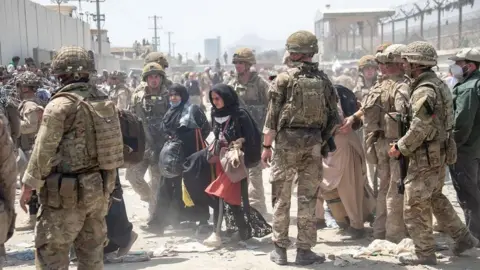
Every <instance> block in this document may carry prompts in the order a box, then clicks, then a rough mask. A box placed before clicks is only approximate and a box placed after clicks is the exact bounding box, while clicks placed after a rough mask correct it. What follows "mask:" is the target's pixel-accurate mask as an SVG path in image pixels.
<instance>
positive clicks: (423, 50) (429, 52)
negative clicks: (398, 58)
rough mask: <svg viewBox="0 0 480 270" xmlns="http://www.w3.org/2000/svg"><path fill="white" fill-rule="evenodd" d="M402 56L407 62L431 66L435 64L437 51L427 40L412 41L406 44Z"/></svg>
mask: <svg viewBox="0 0 480 270" xmlns="http://www.w3.org/2000/svg"><path fill="white" fill-rule="evenodd" d="M402 58H404V59H406V60H407V61H408V63H412V64H418V65H422V66H428V67H433V66H436V65H437V58H438V55H437V51H436V50H435V48H434V47H433V46H432V45H431V44H430V43H428V42H425V41H414V42H412V43H410V44H408V45H407V48H406V49H405V52H402Z"/></svg>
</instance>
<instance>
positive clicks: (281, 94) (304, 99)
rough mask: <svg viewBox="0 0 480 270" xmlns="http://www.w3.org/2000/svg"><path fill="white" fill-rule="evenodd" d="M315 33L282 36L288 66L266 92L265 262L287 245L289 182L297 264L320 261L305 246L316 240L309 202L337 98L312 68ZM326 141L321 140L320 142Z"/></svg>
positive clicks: (282, 259)
mask: <svg viewBox="0 0 480 270" xmlns="http://www.w3.org/2000/svg"><path fill="white" fill-rule="evenodd" d="M317 42H318V41H317V38H316V37H315V35H313V34H312V33H310V32H308V31H298V32H295V33H293V34H292V35H290V36H289V37H288V39H287V44H286V49H287V51H288V52H289V54H290V56H289V58H290V61H292V62H291V64H290V67H289V68H288V70H287V71H286V72H283V73H281V74H279V75H278V77H277V78H276V79H275V82H274V83H273V85H272V87H271V88H270V90H269V96H270V97H269V103H268V110H267V116H266V121H265V127H264V143H263V148H264V150H263V153H262V161H263V162H264V164H267V163H268V162H269V160H270V159H271V157H272V143H273V141H275V153H274V156H273V167H272V177H271V182H272V197H273V198H272V203H273V205H274V208H273V242H274V244H275V249H274V250H273V251H272V253H271V254H270V260H271V261H273V262H275V263H277V264H279V265H286V264H287V252H286V249H287V248H288V247H289V246H290V240H289V238H288V228H289V225H290V200H291V196H292V184H293V182H294V181H298V216H297V226H298V236H297V243H296V245H297V257H296V260H295V262H296V263H297V264H299V265H308V264H312V263H315V262H324V261H325V255H324V254H320V255H317V254H315V253H314V252H312V250H311V248H312V247H313V246H315V243H316V241H317V229H316V227H315V222H316V219H315V205H316V201H317V194H318V189H319V185H320V181H321V178H322V154H323V155H324V156H325V155H326V154H327V153H328V149H327V148H323V149H322V143H323V142H326V141H327V140H328V139H329V138H331V137H332V135H333V129H334V126H335V125H336V124H338V112H337V96H336V93H335V90H334V88H333V85H332V83H331V82H330V80H328V78H327V75H325V74H324V73H323V72H322V71H320V70H319V69H318V63H312V58H313V55H314V54H315V53H317V52H318V43H317ZM325 145H327V144H325Z"/></svg>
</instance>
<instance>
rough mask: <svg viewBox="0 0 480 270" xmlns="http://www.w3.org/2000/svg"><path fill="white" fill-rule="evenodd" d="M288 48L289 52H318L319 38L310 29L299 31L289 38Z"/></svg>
mask: <svg viewBox="0 0 480 270" xmlns="http://www.w3.org/2000/svg"><path fill="white" fill-rule="evenodd" d="M285 48H286V50H287V51H288V52H289V53H305V54H309V53H313V54H315V53H318V39H317V37H316V36H315V35H314V34H312V33H311V32H309V31H304V30H301V31H297V32H295V33H293V34H291V35H290V36H289V37H288V38H287V44H286V45H285Z"/></svg>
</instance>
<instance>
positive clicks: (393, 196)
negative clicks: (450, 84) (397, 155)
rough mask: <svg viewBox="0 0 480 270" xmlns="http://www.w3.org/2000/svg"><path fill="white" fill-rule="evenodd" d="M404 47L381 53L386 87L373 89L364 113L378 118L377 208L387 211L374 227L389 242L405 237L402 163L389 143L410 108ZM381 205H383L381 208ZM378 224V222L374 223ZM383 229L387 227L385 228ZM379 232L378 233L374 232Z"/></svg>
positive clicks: (394, 138) (377, 235)
mask: <svg viewBox="0 0 480 270" xmlns="http://www.w3.org/2000/svg"><path fill="white" fill-rule="evenodd" d="M405 49H406V46H405V45H403V44H393V45H390V46H388V48H386V49H385V50H384V52H383V53H378V54H377V55H378V57H377V61H378V62H379V63H381V65H384V66H385V73H384V76H385V83H384V84H383V85H384V88H376V89H374V90H372V94H371V95H369V96H368V97H367V99H366V101H365V110H366V111H367V110H368V112H366V113H368V114H370V115H377V116H378V117H377V118H372V119H371V120H373V121H370V120H368V121H369V122H368V123H367V124H368V125H378V127H379V130H378V131H377V132H376V133H375V134H369V135H368V137H369V138H371V136H374V138H372V141H373V142H374V145H375V150H376V154H377V159H378V164H377V172H378V178H379V179H380V190H379V193H378V197H377V207H379V209H385V207H386V216H385V219H384V218H383V215H382V216H381V217H380V219H378V223H379V224H375V225H374V236H375V237H377V239H378V238H380V239H383V238H385V239H387V240H388V241H390V242H394V243H399V242H400V241H401V240H403V238H405V236H406V229H405V226H404V222H403V194H399V193H398V189H397V184H398V183H399V179H400V164H399V161H398V160H395V159H392V158H390V157H389V156H388V149H389V147H390V144H392V143H393V142H394V141H396V140H398V139H399V138H400V135H399V130H398V123H397V121H398V120H397V117H398V116H400V119H401V118H402V117H403V116H406V115H407V108H408V107H409V103H408V102H409V98H408V97H409V86H408V84H407V83H406V82H405V77H404V75H405V73H404V68H403V64H402V63H403V61H402V58H401V53H402V52H403V51H405ZM380 204H381V206H379V205H380ZM375 222H377V220H376V221H375ZM383 226H384V227H383ZM375 229H377V230H375Z"/></svg>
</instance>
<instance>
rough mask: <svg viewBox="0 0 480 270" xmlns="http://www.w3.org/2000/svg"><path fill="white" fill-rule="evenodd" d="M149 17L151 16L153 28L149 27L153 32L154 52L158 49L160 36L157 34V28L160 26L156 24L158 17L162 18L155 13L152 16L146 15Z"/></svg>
mask: <svg viewBox="0 0 480 270" xmlns="http://www.w3.org/2000/svg"><path fill="white" fill-rule="evenodd" d="M148 18H149V19H152V18H153V28H150V29H153V33H154V36H153V51H154V52H158V51H159V49H160V37H159V36H158V32H157V31H158V30H159V29H162V26H160V27H159V26H158V19H162V17H161V16H157V15H154V16H153V17H148Z"/></svg>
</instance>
